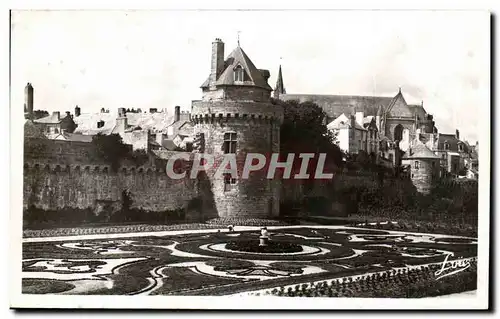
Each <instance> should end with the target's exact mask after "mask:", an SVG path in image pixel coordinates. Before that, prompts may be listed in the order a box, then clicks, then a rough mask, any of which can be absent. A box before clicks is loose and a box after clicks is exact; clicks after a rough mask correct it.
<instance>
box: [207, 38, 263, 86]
mask: <svg viewBox="0 0 500 319" xmlns="http://www.w3.org/2000/svg"><path fill="white" fill-rule="evenodd" d="M224 65H225V68H224V71H222V73H221V74H220V75H219V77H218V79H217V81H216V82H215V85H216V86H218V85H245V86H256V87H260V88H263V89H266V90H269V91H272V88H271V87H270V86H269V84H268V83H267V81H266V80H265V79H264V77H263V76H262V71H264V70H262V71H261V70H258V69H257V68H256V67H255V65H254V64H253V62H252V61H251V60H250V58H249V57H248V55H247V54H246V53H245V51H243V49H242V48H241V47H240V46H238V47H237V48H236V49H234V50H233V52H231V53H230V54H229V56H228V57H227V58H226V60H225V61H224ZM238 65H241V67H242V68H243V70H245V73H246V74H245V78H244V81H243V83H242V84H240V83H235V82H234V69H235V68H236V67H237V66H238ZM209 84H210V78H208V79H207V80H206V81H205V82H204V83H203V84H202V85H201V87H202V88H207V87H208V86H209Z"/></svg>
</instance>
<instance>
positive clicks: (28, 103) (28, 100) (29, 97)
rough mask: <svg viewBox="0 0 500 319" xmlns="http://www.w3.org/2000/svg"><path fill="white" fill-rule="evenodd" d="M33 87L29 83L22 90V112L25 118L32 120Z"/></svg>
mask: <svg viewBox="0 0 500 319" xmlns="http://www.w3.org/2000/svg"><path fill="white" fill-rule="evenodd" d="M33 94H34V93H33V86H32V85H31V83H28V84H26V87H25V88H24V109H25V110H24V111H25V113H26V117H27V118H30V119H31V118H33Z"/></svg>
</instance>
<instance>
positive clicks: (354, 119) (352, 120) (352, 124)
mask: <svg viewBox="0 0 500 319" xmlns="http://www.w3.org/2000/svg"><path fill="white" fill-rule="evenodd" d="M355 127H356V116H355V115H354V114H351V128H352V129H354V128H355Z"/></svg>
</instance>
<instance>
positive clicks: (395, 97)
mask: <svg viewBox="0 0 500 319" xmlns="http://www.w3.org/2000/svg"><path fill="white" fill-rule="evenodd" d="M399 99H403V101H404V102H405V104H407V103H406V101H405V98H404V97H403V94H402V93H401V89H399V92H398V94H396V95H395V96H394V97H393V98H392V100H391V102H389V105H388V106H387V107H386V108H385V111H384V113H389V112H390V111H391V109H392V108H393V107H394V104H396V102H397V100H399Z"/></svg>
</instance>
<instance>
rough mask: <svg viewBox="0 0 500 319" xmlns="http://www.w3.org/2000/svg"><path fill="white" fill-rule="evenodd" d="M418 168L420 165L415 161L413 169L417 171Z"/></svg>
mask: <svg viewBox="0 0 500 319" xmlns="http://www.w3.org/2000/svg"><path fill="white" fill-rule="evenodd" d="M419 168H420V163H419V162H418V161H415V169H419Z"/></svg>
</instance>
